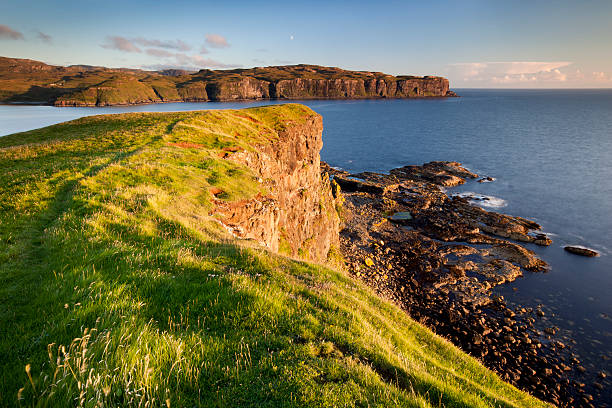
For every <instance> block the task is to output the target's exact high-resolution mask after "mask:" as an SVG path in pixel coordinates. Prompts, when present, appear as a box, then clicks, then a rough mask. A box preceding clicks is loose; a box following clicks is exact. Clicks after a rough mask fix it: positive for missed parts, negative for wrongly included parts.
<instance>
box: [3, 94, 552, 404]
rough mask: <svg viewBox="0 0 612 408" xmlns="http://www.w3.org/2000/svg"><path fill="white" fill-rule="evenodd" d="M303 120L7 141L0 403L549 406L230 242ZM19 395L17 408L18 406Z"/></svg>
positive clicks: (358, 299) (149, 117)
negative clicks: (233, 215)
mask: <svg viewBox="0 0 612 408" xmlns="http://www.w3.org/2000/svg"><path fill="white" fill-rule="evenodd" d="M310 114H312V111H310V110H309V109H308V108H306V107H303V106H301V105H284V106H274V107H265V108H255V109H248V110H243V111H206V112H186V113H162V114H159V113H146V114H143V113H136V114H122V115H109V116H97V117H89V118H85V119H79V120H76V121H72V122H67V123H63V124H59V125H55V126H51V127H47V128H44V129H40V130H35V131H31V132H25V133H20V134H15V135H10V136H6V137H3V138H0V168H1V169H2V171H1V172H0V185H1V186H2V187H1V188H0V370H1V371H0V372H1V373H2V376H1V380H0V406H17V405H21V406H53V407H65V406H88V407H89V406H92V407H93V406H142V407H147V406H149V407H152V406H185V407H195V406H296V407H298V406H299V407H303V406H312V407H327V406H343V407H344V406H346V407H366V406H415V407H429V406H432V407H433V406H435V407H438V406H449V407H484V406H500V407H515V406H525V407H526V406H529V407H539V406H545V404H543V403H542V402H540V401H538V400H536V399H534V398H532V397H530V396H529V395H527V394H525V393H523V392H520V391H518V390H517V389H515V388H514V387H512V386H510V385H508V384H506V383H504V382H502V381H501V380H500V379H499V378H498V377H497V376H496V375H494V374H493V373H491V372H490V371H488V370H487V369H485V368H484V367H483V366H481V365H480V364H479V363H478V362H477V361H476V360H475V359H472V358H470V357H468V356H467V355H466V354H464V353H462V352H461V351H460V350H458V349H457V348H455V347H453V346H452V345H451V344H450V343H449V342H447V341H445V340H444V339H441V338H439V337H437V336H435V335H434V334H432V333H431V332H430V331H429V330H427V329H426V328H424V327H422V326H421V325H419V324H417V323H415V322H414V321H412V320H410V319H409V318H408V317H407V316H406V315H405V314H404V313H403V312H402V311H401V310H400V309H398V308H397V307H396V306H394V305H393V304H391V303H390V302H388V301H385V300H382V299H380V298H378V297H377V296H376V295H374V294H373V293H372V292H371V291H370V290H369V289H367V288H366V287H364V286H363V285H361V284H360V283H358V282H356V281H354V280H352V279H351V278H350V277H348V276H347V275H345V274H343V273H341V272H338V271H335V270H332V269H328V268H327V267H323V266H317V265H312V264H307V263H303V262H299V261H295V260H291V259H288V258H284V257H280V256H276V255H273V254H270V253H267V252H264V251H262V250H261V249H258V248H257V247H256V246H254V245H252V244H248V243H241V242H237V241H235V240H233V239H231V238H230V237H228V236H227V235H226V234H225V232H224V231H223V230H222V229H221V228H220V227H218V226H217V224H216V223H215V222H214V221H213V220H211V218H210V217H209V216H208V215H207V214H208V210H209V208H210V200H209V195H210V194H209V193H208V188H209V187H210V186H212V185H218V186H219V187H221V188H222V189H223V190H224V191H226V192H227V193H228V194H227V196H226V199H227V200H236V199H241V198H246V197H250V196H253V195H255V194H257V193H258V192H260V190H261V187H260V185H259V183H258V182H257V180H256V179H255V178H254V175H253V174H252V173H251V172H250V170H249V169H247V168H243V167H240V166H238V165H236V164H233V163H232V162H230V161H227V160H222V159H220V158H219V156H218V155H217V153H218V152H219V150H220V149H222V148H223V147H225V146H235V145H238V146H241V147H243V148H246V149H252V148H253V147H252V146H253V145H255V144H258V143H273V142H274V140H275V138H276V136H277V132H278V130H279V129H281V128H282V127H283V126H284V124H285V123H288V122H291V121H300V120H303V119H304V118H305V117H306V116H307V115H310ZM18 398H19V399H18Z"/></svg>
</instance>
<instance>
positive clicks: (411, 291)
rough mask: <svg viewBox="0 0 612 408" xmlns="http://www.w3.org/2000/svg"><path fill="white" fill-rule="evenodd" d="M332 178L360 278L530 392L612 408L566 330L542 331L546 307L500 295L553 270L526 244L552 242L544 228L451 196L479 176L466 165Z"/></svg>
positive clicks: (603, 382) (345, 241)
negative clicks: (561, 333)
mask: <svg viewBox="0 0 612 408" xmlns="http://www.w3.org/2000/svg"><path fill="white" fill-rule="evenodd" d="M322 171H323V173H324V174H328V175H329V177H330V178H331V179H332V180H333V181H332V185H333V186H334V194H335V195H336V197H337V198H338V197H341V200H342V201H343V205H342V212H341V214H342V218H343V227H342V230H341V232H340V242H341V252H342V255H343V257H344V260H345V262H346V266H347V268H346V269H347V270H348V271H350V273H351V274H353V275H354V276H356V277H357V278H359V279H361V280H362V281H364V282H366V283H367V284H368V285H370V286H371V287H373V288H374V289H375V290H376V291H377V292H378V293H380V294H382V295H384V296H385V297H388V298H390V299H392V300H394V301H395V302H396V303H398V304H399V305H400V306H401V307H402V308H403V309H404V310H406V312H408V313H409V314H410V315H411V316H412V317H413V318H414V319H415V320H417V321H419V322H421V323H422V324H425V325H427V326H428V327H429V328H431V329H432V330H434V331H435V332H436V333H437V334H439V335H442V336H444V337H446V338H447V339H448V340H450V341H451V342H453V343H454V344H455V345H457V346H458V347H460V348H461V349H463V350H464V351H466V352H468V353H470V354H471V355H473V356H475V357H477V358H479V359H480V360H481V361H482V363H483V364H484V365H486V366H487V367H489V368H490V369H493V370H494V371H496V372H497V373H498V374H499V375H500V376H501V377H502V378H504V379H505V380H507V381H509V382H511V383H512V384H514V385H516V386H517V387H519V388H520V389H523V390H525V391H528V392H530V393H531V394H533V395H535V396H537V397H539V398H541V399H543V400H546V401H549V402H551V403H553V404H555V405H558V406H562V407H575V406H585V407H594V406H606V405H601V404H600V402H598V401H600V400H601V398H602V396H603V395H602V393H603V390H605V389H606V388H609V387H610V384H609V379H608V378H606V374H605V373H603V372H602V373H600V377H599V378H598V382H590V383H588V384H587V383H586V381H585V379H584V378H585V377H584V375H583V374H584V371H585V369H584V367H582V366H581V365H580V361H579V360H578V356H577V355H576V354H575V353H573V352H572V350H571V344H569V343H568V342H567V341H566V340H565V339H560V338H557V336H556V333H557V331H558V329H557V328H556V327H545V329H544V330H541V328H542V326H543V325H542V324H539V323H542V322H543V321H542V319H545V317H544V315H545V312H544V311H543V310H542V309H540V308H535V309H534V308H524V307H520V306H519V307H510V306H509V305H508V304H507V303H506V301H505V300H504V298H503V297H501V296H495V295H494V294H493V289H494V288H495V287H496V286H499V285H503V284H506V283H508V282H512V281H514V280H515V279H517V278H519V277H521V276H522V275H523V274H526V273H542V272H546V270H547V268H548V265H547V264H546V263H545V262H544V261H543V260H541V259H539V258H538V257H537V256H536V254H535V253H534V252H533V251H531V250H529V249H527V248H525V247H524V246H523V245H524V244H526V243H529V244H536V245H550V244H551V242H552V241H551V240H550V238H549V237H548V236H546V234H544V233H542V232H540V226H539V225H538V224H537V223H535V222H533V221H530V220H527V219H524V218H521V217H513V216H509V215H504V214H500V213H496V212H489V211H486V210H484V209H482V208H480V207H477V206H475V205H473V204H471V203H470V201H469V200H468V198H465V197H459V196H453V197H451V196H449V195H448V194H447V193H446V191H445V188H448V187H453V186H457V185H459V184H463V183H464V182H465V181H466V179H476V178H478V176H477V175H476V174H474V173H472V172H470V171H469V170H467V169H465V168H464V167H462V166H461V165H460V163H456V162H432V163H427V164H425V165H423V166H405V167H402V168H398V169H393V170H391V171H390V172H389V174H380V173H371V172H365V173H359V174H349V173H347V172H344V171H341V170H337V169H334V168H331V167H329V166H328V165H326V164H324V163H323V164H322ZM481 180H482V181H486V182H490V181H493V180H494V179H493V178H491V177H484V178H481ZM479 181H480V180H479ZM561 340H563V342H562V341H561ZM598 404H599V405H598Z"/></svg>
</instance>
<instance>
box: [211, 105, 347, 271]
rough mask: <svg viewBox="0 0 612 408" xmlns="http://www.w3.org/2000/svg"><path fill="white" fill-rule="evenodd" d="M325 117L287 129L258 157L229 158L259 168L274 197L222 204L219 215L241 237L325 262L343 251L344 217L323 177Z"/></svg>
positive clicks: (244, 154)
mask: <svg viewBox="0 0 612 408" xmlns="http://www.w3.org/2000/svg"><path fill="white" fill-rule="evenodd" d="M322 131H323V125H322V119H321V116H319V115H317V114H314V113H313V114H312V116H310V117H308V119H307V120H306V122H305V123H302V124H295V123H292V124H287V125H286V127H285V129H284V130H282V131H280V132H279V138H278V140H275V141H274V142H273V143H270V144H266V145H263V146H258V147H257V149H255V151H252V152H246V151H241V152H236V153H235V154H233V155H231V156H228V159H229V160H235V161H238V162H240V163H242V164H244V165H246V166H248V167H250V168H251V169H253V170H254V171H255V172H256V173H257V174H258V175H259V176H260V177H261V179H262V182H263V183H264V184H265V186H266V187H267V190H268V192H269V194H267V195H266V196H263V195H258V196H257V197H254V198H253V199H250V200H245V201H241V202H234V203H225V202H222V201H220V200H219V201H218V202H217V204H218V206H217V208H216V209H215V210H214V211H213V213H214V214H216V215H217V216H218V217H219V218H220V220H221V221H222V222H223V223H224V224H225V225H226V226H227V227H228V229H230V231H232V232H233V233H234V234H235V235H237V236H239V237H242V238H251V239H255V240H257V241H259V242H261V243H262V244H264V245H265V246H266V247H268V248H269V249H270V250H272V251H274V252H281V253H285V254H287V255H291V256H296V257H300V258H303V259H307V260H311V261H315V262H322V261H325V260H326V259H327V256H328V252H329V251H330V249H331V248H333V247H336V248H338V247H339V238H338V237H339V224H340V221H339V217H338V213H337V212H336V199H335V198H334V197H333V195H332V191H331V186H330V181H329V177H328V176H326V175H323V176H322V175H321V172H320V156H319V151H320V150H321V147H322V146H323V143H322V140H321V134H322Z"/></svg>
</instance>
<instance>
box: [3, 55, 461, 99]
mask: <svg viewBox="0 0 612 408" xmlns="http://www.w3.org/2000/svg"><path fill="white" fill-rule="evenodd" d="M448 86H449V85H448V80H447V79H445V78H441V77H416V76H393V75H388V74H384V73H382V72H367V71H348V70H344V69H340V68H335V67H322V66H318V65H305V64H300V65H287V66H276V67H256V68H248V69H230V70H216V71H213V70H209V69H202V70H200V71H198V72H189V71H182V70H166V71H143V70H138V69H116V68H105V67H94V66H85V65H72V66H68V67H62V66H54V65H48V64H45V63H43V62H40V61H33V60H25V59H18V58H6V57H0V103H37V104H51V105H58V106H106V105H131V104H141V103H159V102H182V101H229V100H247V99H319V98H334V99H356V98H411V97H441V96H449V95H447V94H448ZM451 94H452V93H451ZM452 95H454V94H452Z"/></svg>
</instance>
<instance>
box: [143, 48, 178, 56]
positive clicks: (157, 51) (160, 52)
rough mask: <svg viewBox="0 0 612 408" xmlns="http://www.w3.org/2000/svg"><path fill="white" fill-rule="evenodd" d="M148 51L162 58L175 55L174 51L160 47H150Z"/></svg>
mask: <svg viewBox="0 0 612 408" xmlns="http://www.w3.org/2000/svg"><path fill="white" fill-rule="evenodd" d="M146 53H147V54H149V55H152V56H154V57H162V58H168V57H173V56H174V55H175V54H174V53H173V52H170V51H166V50H160V49H158V48H149V49H147V50H146Z"/></svg>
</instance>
